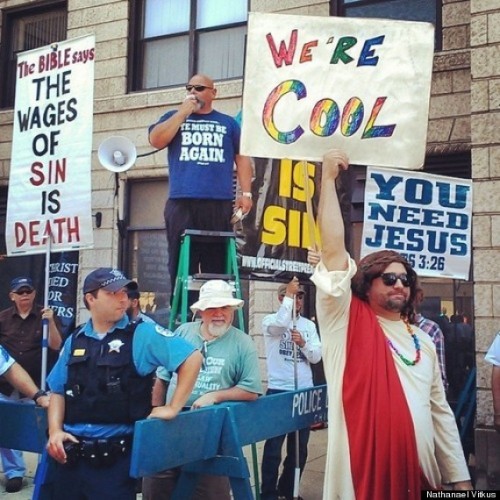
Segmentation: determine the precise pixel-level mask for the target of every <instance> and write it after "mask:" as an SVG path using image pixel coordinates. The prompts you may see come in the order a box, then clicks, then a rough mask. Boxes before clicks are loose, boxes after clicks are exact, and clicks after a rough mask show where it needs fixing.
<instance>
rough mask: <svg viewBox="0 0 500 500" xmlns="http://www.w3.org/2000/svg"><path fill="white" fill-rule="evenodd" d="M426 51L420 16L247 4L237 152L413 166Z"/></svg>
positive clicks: (430, 33) (429, 51) (422, 134)
mask: <svg viewBox="0 0 500 500" xmlns="http://www.w3.org/2000/svg"><path fill="white" fill-rule="evenodd" d="M433 56H434V27H433V26H432V25H431V24H429V23H421V22H410V21H393V20H386V19H359V18H356V19H353V18H338V17H314V16H293V15H282V14H261V13H250V15H249V20H248V41H247V54H246V69H245V79H244V92H243V127H242V142H241V152H242V154H246V155H249V156H254V157H263V158H291V159H295V160H310V161H320V160H321V159H322V157H323V154H324V153H325V152H326V151H328V150H329V149H332V148H338V149H342V150H344V151H345V152H346V153H347V154H348V156H349V159H350V162H351V163H357V164H360V165H380V166H384V167H400V168H408V169H417V168H419V167H421V166H422V165H423V163H424V157H425V143H426V136H427V122H428V113H429V98H430V85H431V77H432V61H433Z"/></svg>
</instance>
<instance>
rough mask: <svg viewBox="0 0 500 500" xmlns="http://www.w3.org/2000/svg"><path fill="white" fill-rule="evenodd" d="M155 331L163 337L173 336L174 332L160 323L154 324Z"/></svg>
mask: <svg viewBox="0 0 500 500" xmlns="http://www.w3.org/2000/svg"><path fill="white" fill-rule="evenodd" d="M155 331H156V333H159V334H160V335H163V336H164V337H173V336H174V333H173V332H171V331H170V330H169V329H168V328H163V326H161V325H158V324H157V325H156V326H155Z"/></svg>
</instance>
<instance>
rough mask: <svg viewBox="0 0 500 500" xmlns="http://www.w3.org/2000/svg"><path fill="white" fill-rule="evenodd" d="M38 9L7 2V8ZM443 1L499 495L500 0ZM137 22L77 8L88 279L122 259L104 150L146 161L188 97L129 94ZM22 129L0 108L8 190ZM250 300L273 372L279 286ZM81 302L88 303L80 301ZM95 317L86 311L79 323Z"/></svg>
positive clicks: (315, 7) (445, 98)
mask: <svg viewBox="0 0 500 500" xmlns="http://www.w3.org/2000/svg"><path fill="white" fill-rule="evenodd" d="M34 3H35V2H31V1H27V0H0V10H2V11H3V10H4V9H8V8H12V7H17V6H22V5H27V4H34ZM442 4H443V7H442V25H443V47H442V50H441V51H439V52H436V54H435V57H434V68H433V80H432V90H431V92H432V95H431V103H430V114H429V129H428V140H427V152H428V154H429V155H440V154H446V153H451V152H468V151H471V152H472V177H473V180H474V221H473V247H474V254H473V275H474V307H475V318H474V319H475V321H474V323H475V329H476V349H477V365H478V376H477V386H478V410H477V430H476V440H477V441H476V454H477V463H478V473H479V477H480V479H481V481H483V483H484V484H485V485H487V486H490V487H492V488H493V487H496V488H499V484H498V482H497V481H499V482H500V479H498V480H497V479H496V478H497V477H499V472H500V446H499V439H498V435H497V434H496V433H494V432H493V431H492V430H491V424H492V405H491V391H490V372H491V368H490V367H489V366H486V365H485V363H484V362H483V357H484V352H485V351H486V349H487V348H488V346H489V344H490V343H491V340H492V338H493V336H494V334H495V332H496V331H497V330H498V329H500V319H499V317H500V236H499V235H500V189H499V188H500V4H499V2H498V0H443V2H442ZM251 10H252V11H259V12H280V13H286V14H299V15H324V16H327V15H328V14H329V3H328V2H327V1H319V0H316V1H315V0H252V1H251ZM129 16H130V7H129V1H128V0H69V1H68V38H73V37H77V36H81V35H86V34H89V33H94V34H95V36H96V66H95V82H94V83H93V84H94V96H95V99H94V135H93V157H92V210H93V213H95V212H97V211H100V212H102V213H103V223H102V227H101V228H100V229H99V230H96V231H95V233H94V238H95V247H94V248H93V249H91V250H85V251H82V252H80V269H81V272H80V278H79V279H80V282H81V281H82V280H83V278H84V276H85V275H86V274H87V272H88V271H89V270H90V269H92V268H94V267H96V266H99V265H116V264H118V262H119V255H118V248H119V235H118V231H117V229H116V222H117V210H118V208H119V198H120V196H121V195H120V194H119V196H116V189H115V174H114V173H111V172H109V171H107V170H105V169H103V167H102V166H101V165H100V164H99V161H98V159H97V148H98V146H99V144H100V143H101V142H102V141H103V140H105V139H106V138H108V137H110V136H111V135H124V136H126V137H128V138H129V139H130V140H131V141H132V142H133V143H134V144H135V145H136V146H137V150H138V153H139V154H141V153H146V152H150V151H151V150H152V148H151V147H150V145H149V144H148V140H147V132H146V131H147V127H148V125H150V124H151V123H153V122H154V121H155V120H156V119H157V118H158V117H159V116H160V115H161V114H162V113H164V112H165V111H167V110H169V109H174V108H176V107H177V106H178V105H179V104H180V102H181V101H182V100H183V98H184V95H185V92H184V90H183V89H182V88H181V89H179V88H175V89H161V90H153V91H147V92H135V93H131V94H127V93H126V88H127V70H128V62H129V61H128V50H129V48H128V43H129V33H128V30H129ZM0 29H1V28H0ZM89 85H92V82H89ZM241 95H242V81H241V80H234V81H229V82H222V83H220V84H218V100H217V108H218V109H219V110H221V111H223V112H227V113H229V114H235V113H236V112H237V111H238V109H239V108H240V107H241ZM12 123H13V111H12V110H0V184H1V185H7V183H8V175H9V168H10V152H11V141H12ZM165 174H166V171H165V167H164V152H160V153H157V154H154V155H151V156H146V157H144V158H139V159H138V160H137V162H136V165H135V166H134V167H133V168H132V169H130V170H129V171H127V172H125V173H122V174H120V175H119V178H120V190H119V193H123V192H124V189H123V188H124V186H125V183H126V182H127V180H128V179H134V178H140V177H159V178H160V177H162V178H164V176H165ZM80 285H81V283H80ZM80 288H81V286H79V289H80ZM250 297H251V298H250V303H249V318H250V332H251V334H252V335H253V336H254V338H255V341H256V343H257V346H258V349H259V353H260V356H261V362H262V367H261V368H262V373H263V374H264V373H265V366H264V364H265V363H264V346H263V338H262V334H261V331H260V325H261V321H262V318H263V316H264V315H265V314H267V313H268V312H270V311H272V310H274V309H275V308H276V307H277V299H276V285H275V284H272V283H264V282H258V281H257V282H253V283H252V284H251V294H250ZM81 303H82V301H81V297H79V298H78V304H81ZM85 316H86V314H85V312H84V311H82V310H80V313H79V317H78V318H77V321H78V322H79V321H82V320H84V319H85ZM495 464H496V465H495ZM492 467H493V469H494V470H492ZM495 467H496V468H495ZM483 483H482V484H483ZM485 487H486V486H485Z"/></svg>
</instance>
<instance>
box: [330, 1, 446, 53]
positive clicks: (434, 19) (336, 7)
mask: <svg viewBox="0 0 500 500" xmlns="http://www.w3.org/2000/svg"><path fill="white" fill-rule="evenodd" d="M330 6H331V9H330V10H331V13H332V14H333V15H339V16H344V17H381V18H386V19H401V20H405V21H426V22H430V23H432V24H434V26H435V27H436V50H439V49H441V45H442V43H441V2H440V1H439V2H438V1H436V0H332V1H331V2H330Z"/></svg>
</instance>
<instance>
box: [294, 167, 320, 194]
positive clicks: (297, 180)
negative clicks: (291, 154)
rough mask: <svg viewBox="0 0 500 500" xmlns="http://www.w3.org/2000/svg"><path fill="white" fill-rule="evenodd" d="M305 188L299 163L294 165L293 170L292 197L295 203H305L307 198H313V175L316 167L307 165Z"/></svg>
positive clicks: (304, 180)
mask: <svg viewBox="0 0 500 500" xmlns="http://www.w3.org/2000/svg"><path fill="white" fill-rule="evenodd" d="M306 165H307V186H306V179H305V178H304V171H303V168H302V164H301V162H298V163H296V164H295V165H294V168H293V184H294V185H293V191H292V197H293V198H294V199H295V200H297V201H304V202H305V201H307V196H309V197H310V198H311V199H312V197H313V196H314V187H315V186H314V174H315V170H316V165H314V164H313V163H307V164H306Z"/></svg>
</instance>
